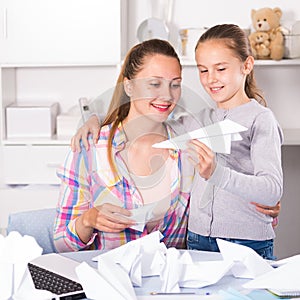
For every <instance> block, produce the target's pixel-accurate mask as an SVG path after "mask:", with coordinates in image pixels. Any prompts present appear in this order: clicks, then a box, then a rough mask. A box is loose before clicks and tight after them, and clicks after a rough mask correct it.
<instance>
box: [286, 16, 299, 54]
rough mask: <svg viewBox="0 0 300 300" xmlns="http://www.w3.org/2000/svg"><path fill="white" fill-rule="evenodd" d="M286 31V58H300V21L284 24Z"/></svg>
mask: <svg viewBox="0 0 300 300" xmlns="http://www.w3.org/2000/svg"><path fill="white" fill-rule="evenodd" d="M283 28H284V29H283V30H284V44H285V47H284V57H285V58H298V57H300V21H296V22H289V23H284V24H283Z"/></svg>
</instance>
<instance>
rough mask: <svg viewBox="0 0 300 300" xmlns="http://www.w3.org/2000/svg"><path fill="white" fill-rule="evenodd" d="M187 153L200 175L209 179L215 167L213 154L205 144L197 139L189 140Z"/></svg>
mask: <svg viewBox="0 0 300 300" xmlns="http://www.w3.org/2000/svg"><path fill="white" fill-rule="evenodd" d="M188 153H189V154H190V157H189V159H190V161H191V163H192V164H193V165H194V167H195V169H196V170H197V171H198V172H199V174H200V176H201V177H203V178H204V179H206V180H207V179H209V178H210V176H211V175H212V174H213V172H214V170H215V168H216V160H215V154H214V153H213V151H212V150H211V149H210V148H209V147H207V146H206V145H205V144H203V143H201V142H200V141H198V140H191V141H190V142H189V143H188Z"/></svg>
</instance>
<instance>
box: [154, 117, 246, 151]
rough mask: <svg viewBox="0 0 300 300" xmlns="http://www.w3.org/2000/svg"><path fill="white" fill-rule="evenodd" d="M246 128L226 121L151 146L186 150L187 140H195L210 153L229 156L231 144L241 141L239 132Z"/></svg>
mask: <svg viewBox="0 0 300 300" xmlns="http://www.w3.org/2000/svg"><path fill="white" fill-rule="evenodd" d="M246 130H248V128H246V127H244V126H242V125H240V124H238V123H236V122H234V121H231V120H229V119H226V120H224V121H220V122H216V123H214V124H212V125H208V126H205V127H202V128H200V129H196V130H193V131H190V132H187V133H185V134H182V135H179V136H177V137H175V138H172V139H169V140H165V141H163V142H160V143H156V144H153V145H152V147H154V148H166V149H182V150H184V149H186V148H187V142H188V141H189V140H193V139H197V140H199V141H201V142H202V143H204V144H205V145H207V146H208V147H209V148H210V149H211V150H212V151H214V152H218V153H226V154H230V150H231V142H232V141H240V140H242V137H241V135H240V134H239V132H242V131H246Z"/></svg>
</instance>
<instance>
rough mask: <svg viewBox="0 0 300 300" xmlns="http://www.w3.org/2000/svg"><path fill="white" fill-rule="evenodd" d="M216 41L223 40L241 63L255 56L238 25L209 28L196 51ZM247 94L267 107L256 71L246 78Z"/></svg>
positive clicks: (246, 37)
mask: <svg viewBox="0 0 300 300" xmlns="http://www.w3.org/2000/svg"><path fill="white" fill-rule="evenodd" d="M214 39H217V40H222V41H223V42H224V46H225V47H227V48H228V49H230V50H232V51H233V52H234V53H235V55H236V57H237V58H238V59H239V60H240V61H241V62H245V61H246V59H247V57H248V56H253V55H252V50H251V46H250V41H249V39H248V36H247V34H246V33H245V31H244V30H243V29H241V28H240V27H239V26H237V25H234V24H222V25H216V26H213V27H211V28H209V29H208V30H207V31H206V32H204V33H203V34H202V35H201V37H200V38H199V40H198V42H197V45H196V48H195V50H197V48H198V45H199V44H201V43H204V42H206V41H208V40H214ZM245 93H246V95H247V96H248V97H249V98H254V99H255V100H256V101H257V102H258V103H260V104H261V105H263V106H267V102H266V100H265V98H264V96H263V93H262V91H261V90H260V89H259V88H258V87H257V84H256V80H255V77H254V70H252V71H251V72H250V73H249V74H248V75H247V77H246V82H245Z"/></svg>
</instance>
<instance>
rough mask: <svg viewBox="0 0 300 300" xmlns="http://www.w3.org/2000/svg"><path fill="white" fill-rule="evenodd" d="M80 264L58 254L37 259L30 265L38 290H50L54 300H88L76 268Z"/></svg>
mask: <svg viewBox="0 0 300 300" xmlns="http://www.w3.org/2000/svg"><path fill="white" fill-rule="evenodd" d="M79 264H80V263H79V262H77V261H75V260H72V259H69V258H67V257H64V256H62V255H60V254H57V253H51V254H45V255H41V256H39V257H37V258H36V259H34V260H32V261H31V262H30V263H29V264H28V269H29V272H30V274H31V277H32V280H33V283H34V286H35V288H36V289H43V290H48V291H50V292H51V293H53V294H54V295H55V298H53V299H55V300H56V299H59V300H77V299H86V295H85V293H84V291H83V288H82V286H81V284H80V283H79V280H78V276H77V274H76V271H75V268H76V267H77V266H78V265H79Z"/></svg>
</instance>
